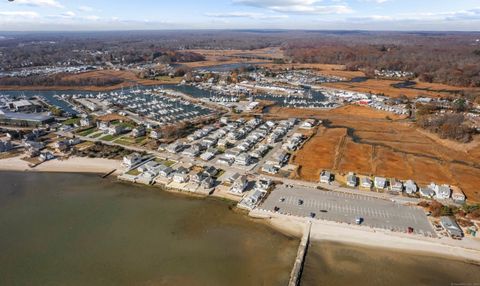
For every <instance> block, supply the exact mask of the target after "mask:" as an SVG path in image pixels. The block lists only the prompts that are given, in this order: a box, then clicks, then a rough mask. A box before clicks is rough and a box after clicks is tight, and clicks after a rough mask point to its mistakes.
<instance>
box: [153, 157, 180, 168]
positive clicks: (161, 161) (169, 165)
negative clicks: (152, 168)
mask: <svg viewBox="0 0 480 286" xmlns="http://www.w3.org/2000/svg"><path fill="white" fill-rule="evenodd" d="M155 162H157V163H160V164H163V165H165V166H167V167H171V166H172V165H173V164H175V163H176V162H175V161H172V160H162V159H160V158H157V159H155Z"/></svg>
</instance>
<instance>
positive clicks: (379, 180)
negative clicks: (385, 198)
mask: <svg viewBox="0 0 480 286" xmlns="http://www.w3.org/2000/svg"><path fill="white" fill-rule="evenodd" d="M373 181H374V185H375V188H377V189H385V188H386V187H387V179H386V178H383V177H375V179H374V180H373Z"/></svg>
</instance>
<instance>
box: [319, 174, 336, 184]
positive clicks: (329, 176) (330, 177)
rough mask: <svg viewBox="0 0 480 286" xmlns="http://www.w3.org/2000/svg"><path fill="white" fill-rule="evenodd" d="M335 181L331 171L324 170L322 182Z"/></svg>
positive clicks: (321, 176) (321, 177)
mask: <svg viewBox="0 0 480 286" xmlns="http://www.w3.org/2000/svg"><path fill="white" fill-rule="evenodd" d="M332 181H333V175H332V173H331V172H329V171H322V173H321V174H320V183H324V184H330V183H331V182H332Z"/></svg>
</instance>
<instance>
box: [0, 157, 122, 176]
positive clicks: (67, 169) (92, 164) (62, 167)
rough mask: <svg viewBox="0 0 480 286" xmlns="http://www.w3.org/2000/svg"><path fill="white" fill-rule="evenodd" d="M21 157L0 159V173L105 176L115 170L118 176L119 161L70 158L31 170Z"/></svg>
mask: <svg viewBox="0 0 480 286" xmlns="http://www.w3.org/2000/svg"><path fill="white" fill-rule="evenodd" d="M28 164H29V163H28V162H26V161H24V160H22V159H21V156H17V157H11V158H6V159H0V171H20V172H46V173H87V174H88V173H90V174H92V173H93V174H105V173H108V172H111V171H113V170H114V169H115V172H114V173H113V174H115V175H116V174H119V173H120V169H121V168H122V164H121V161H119V160H111V159H101V158H84V157H71V158H69V159H66V160H59V159H54V160H50V161H47V162H43V163H41V164H40V165H38V166H36V167H34V168H31V167H30V166H29V165H28Z"/></svg>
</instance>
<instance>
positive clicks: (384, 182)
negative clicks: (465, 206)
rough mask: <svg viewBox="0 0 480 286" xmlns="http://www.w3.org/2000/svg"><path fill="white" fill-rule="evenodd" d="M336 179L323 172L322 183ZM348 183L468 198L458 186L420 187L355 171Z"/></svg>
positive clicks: (440, 196)
mask: <svg viewBox="0 0 480 286" xmlns="http://www.w3.org/2000/svg"><path fill="white" fill-rule="evenodd" d="M334 180H335V175H334V174H333V173H332V172H330V171H327V170H324V171H322V172H321V174H320V182H321V183H324V184H330V183H332V182H333V181H334ZM346 184H347V186H349V187H351V188H356V187H358V186H360V187H362V188H366V189H372V188H375V189H377V190H389V191H392V192H396V193H402V192H405V193H406V194H409V195H412V194H416V193H419V194H420V195H421V196H422V197H426V198H436V199H440V200H445V199H449V198H452V199H453V200H454V201H455V202H457V203H464V202H465V200H466V197H465V194H464V193H463V191H462V190H461V189H460V188H458V187H454V186H449V185H437V184H435V183H431V184H430V185H428V186H425V187H421V188H419V187H418V185H417V184H416V183H415V181H413V180H406V181H400V180H398V179H395V178H392V179H387V178H385V177H379V176H376V177H374V178H373V179H372V178H370V177H368V176H362V177H361V178H360V177H359V176H357V175H356V174H355V173H353V172H349V173H348V174H347V176H346Z"/></svg>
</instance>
